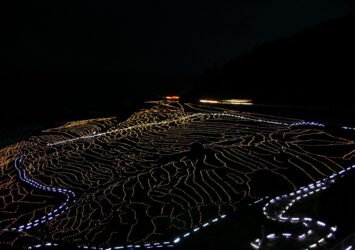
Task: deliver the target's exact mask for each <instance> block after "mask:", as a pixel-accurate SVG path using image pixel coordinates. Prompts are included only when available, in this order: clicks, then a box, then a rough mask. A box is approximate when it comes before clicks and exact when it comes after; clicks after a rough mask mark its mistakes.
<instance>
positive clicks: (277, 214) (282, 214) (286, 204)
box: [250, 165, 355, 249]
mask: <svg viewBox="0 0 355 250" xmlns="http://www.w3.org/2000/svg"><path fill="white" fill-rule="evenodd" d="M352 169H355V165H353V166H352V167H348V168H347V169H344V170H342V171H340V172H338V173H336V174H333V175H331V176H329V177H326V178H324V179H322V180H319V181H317V182H315V183H311V184H309V185H308V186H306V187H301V188H300V189H298V190H297V191H295V192H292V193H289V194H285V195H282V196H277V197H275V198H273V199H271V200H270V201H269V202H267V203H266V204H265V206H264V207H263V213H264V215H265V216H266V217H267V218H268V219H270V220H273V221H278V222H281V223H285V222H286V223H295V224H302V225H303V226H304V227H305V229H306V232H305V233H303V234H299V235H295V234H291V233H287V232H284V233H279V234H276V233H272V234H269V235H267V236H266V238H265V239H264V240H265V241H266V242H262V240H261V239H256V240H255V241H253V242H251V243H250V244H251V246H252V247H253V248H254V249H259V248H261V247H262V246H263V245H264V244H265V243H267V242H268V241H273V240H277V239H282V238H283V239H289V240H298V241H305V240H307V239H308V238H310V237H313V236H314V233H315V232H314V231H312V229H317V230H318V231H324V237H320V238H319V240H317V241H315V242H312V243H311V244H310V245H308V247H307V248H306V249H314V248H317V247H319V246H323V245H324V244H325V243H326V240H327V239H330V238H332V237H333V236H334V233H335V232H336V230H337V227H336V226H332V227H331V226H328V225H327V224H326V223H324V222H322V221H317V220H315V219H312V218H309V217H290V216H287V215H286V212H287V211H288V210H289V209H290V208H291V207H292V206H293V205H294V204H295V203H296V202H299V201H300V200H302V199H304V198H307V197H309V196H311V195H314V194H316V193H318V192H320V191H322V190H324V189H327V188H328V187H329V186H330V185H331V184H333V183H334V182H335V180H336V179H337V178H339V177H343V176H344V175H345V174H346V172H347V171H350V170H352ZM311 228H312V229H311Z"/></svg>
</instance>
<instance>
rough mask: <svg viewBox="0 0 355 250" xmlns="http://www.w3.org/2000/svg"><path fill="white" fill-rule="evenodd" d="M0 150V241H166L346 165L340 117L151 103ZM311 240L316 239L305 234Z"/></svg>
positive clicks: (346, 136)
mask: <svg viewBox="0 0 355 250" xmlns="http://www.w3.org/2000/svg"><path fill="white" fill-rule="evenodd" d="M149 105H150V107H149V108H146V109H142V110H141V111H139V112H137V113H134V114H132V116H131V117H129V118H128V119H127V120H126V121H123V122H122V121H121V122H120V121H119V120H118V119H116V118H114V117H113V118H104V119H93V120H84V121H76V122H69V123H67V124H64V125H63V126H61V127H57V128H53V129H48V130H45V131H42V132H41V133H40V134H39V135H36V136H32V137H30V138H29V139H28V140H25V141H21V142H19V143H16V144H14V145H10V146H8V147H6V148H3V149H1V150H0V171H1V176H0V195H1V196H0V198H1V199H0V246H3V247H18V248H37V247H38V248H40V247H45V246H47V247H50V246H62V245H71V246H74V247H78V248H81V247H85V248H86V247H88V248H115V249H123V248H125V249H129V248H160V247H166V248H168V247H174V246H175V245H176V244H179V242H180V241H182V240H188V239H187V238H188V237H189V236H190V235H191V234H193V233H200V232H202V231H203V230H204V228H205V227H213V224H215V223H218V221H220V220H222V219H228V214H230V213H233V212H234V211H236V210H237V209H238V207H240V206H245V205H248V204H252V203H253V202H255V201H257V200H260V199H265V198H266V197H268V196H269V197H271V196H276V195H279V194H283V193H286V192H293V191H296V190H298V189H299V188H300V187H301V186H305V185H308V184H309V183H312V182H316V181H318V180H323V179H325V178H328V177H329V176H332V175H334V174H337V173H339V172H341V171H343V170H344V169H347V168H349V166H351V165H352V164H354V159H353V156H354V153H355V143H354V137H353V136H354V134H353V132H352V128H348V127H343V128H337V129H334V128H331V129H330V128H328V127H327V126H326V125H325V124H321V123H318V122H308V121H302V120H296V119H289V118H283V117H275V116H268V115H264V114H256V113H246V112H239V111H237V110H233V109H229V108H228V109H227V108H225V107H223V108H222V106H219V107H213V106H211V105H198V104H187V103H179V102H177V101H158V102H151V103H150V104H149ZM315 240H318V239H315Z"/></svg>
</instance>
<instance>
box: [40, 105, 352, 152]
mask: <svg viewBox="0 0 355 250" xmlns="http://www.w3.org/2000/svg"><path fill="white" fill-rule="evenodd" d="M204 116H217V117H219V116H227V117H234V118H237V119H241V120H245V121H253V122H260V123H267V124H273V125H283V126H316V127H325V125H324V124H322V123H318V122H307V121H302V122H286V121H280V120H276V119H275V120H271V119H259V118H258V119H256V118H253V117H248V116H243V115H235V114H229V113H222V112H219V113H202V112H199V113H195V114H191V115H186V116H183V117H181V118H178V119H170V120H163V121H160V122H150V123H143V124H138V125H133V126H129V127H127V128H119V129H114V130H109V131H106V132H101V133H97V132H93V133H92V134H90V135H84V136H80V137H75V138H71V139H67V140H62V141H57V142H53V143H48V144H47V146H49V147H50V146H55V145H60V144H65V143H71V142H75V141H78V140H82V139H90V138H95V137H100V136H103V135H108V134H112V133H117V132H124V131H129V130H133V129H139V128H145V127H150V126H158V125H164V124H169V123H173V122H181V121H184V120H188V119H190V118H194V117H204ZM343 128H347V127H343Z"/></svg>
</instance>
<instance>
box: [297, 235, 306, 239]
mask: <svg viewBox="0 0 355 250" xmlns="http://www.w3.org/2000/svg"><path fill="white" fill-rule="evenodd" d="M305 237H306V234H301V235H300V236H298V238H299V239H304V238H305Z"/></svg>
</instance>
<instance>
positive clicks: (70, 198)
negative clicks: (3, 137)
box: [0, 155, 76, 232]
mask: <svg viewBox="0 0 355 250" xmlns="http://www.w3.org/2000/svg"><path fill="white" fill-rule="evenodd" d="M23 157H24V156H23V155H22V156H19V157H17V158H16V159H15V161H14V166H15V169H16V170H17V172H18V176H19V178H20V180H21V181H23V182H25V183H27V184H28V185H31V186H32V187H34V188H37V189H40V190H43V191H47V192H51V193H55V194H63V195H65V196H66V199H65V201H64V202H63V203H62V204H60V205H59V206H58V207H56V208H55V209H53V210H52V211H51V212H49V213H48V214H45V215H43V216H42V217H41V218H34V219H32V220H30V221H29V222H28V223H26V224H21V225H18V226H17V227H12V228H4V229H0V231H15V232H22V231H26V230H30V229H32V228H34V227H38V226H39V225H41V224H44V223H46V222H48V221H51V220H53V219H54V218H55V217H57V216H59V215H60V214H62V213H64V212H65V211H66V210H67V209H68V208H69V206H70V205H71V204H73V203H75V201H76V198H75V193H74V192H73V191H71V190H68V189H65V188H55V187H49V186H45V185H42V184H40V183H38V182H36V181H34V180H31V179H29V178H27V176H26V172H25V170H24V169H23V168H22V167H21V162H22V159H23Z"/></svg>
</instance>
